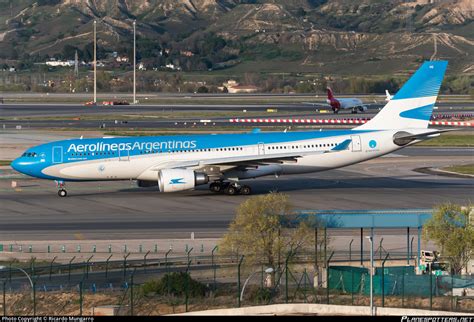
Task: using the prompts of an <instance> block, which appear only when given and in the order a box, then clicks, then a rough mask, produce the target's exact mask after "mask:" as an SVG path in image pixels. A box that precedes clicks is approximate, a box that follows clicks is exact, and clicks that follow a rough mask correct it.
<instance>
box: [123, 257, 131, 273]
mask: <svg viewBox="0 0 474 322" xmlns="http://www.w3.org/2000/svg"><path fill="white" fill-rule="evenodd" d="M128 256H130V253H128V254H127V255H125V256H124V257H123V277H125V276H127V257H128Z"/></svg>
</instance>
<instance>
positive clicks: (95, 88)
mask: <svg viewBox="0 0 474 322" xmlns="http://www.w3.org/2000/svg"><path fill="white" fill-rule="evenodd" d="M94 103H97V20H94Z"/></svg>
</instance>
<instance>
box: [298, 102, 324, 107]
mask: <svg viewBox="0 0 474 322" xmlns="http://www.w3.org/2000/svg"><path fill="white" fill-rule="evenodd" d="M300 104H304V105H311V106H319V107H331V105H329V104H326V103H318V102H301V103H300Z"/></svg>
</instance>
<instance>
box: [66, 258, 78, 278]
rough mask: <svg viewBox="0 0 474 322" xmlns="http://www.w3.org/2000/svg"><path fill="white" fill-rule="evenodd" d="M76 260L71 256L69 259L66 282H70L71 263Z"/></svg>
mask: <svg viewBox="0 0 474 322" xmlns="http://www.w3.org/2000/svg"><path fill="white" fill-rule="evenodd" d="M75 258H76V256H73V257H72V258H71V260H70V261H69V270H68V275H67V280H68V282H70V281H71V265H72V261H73V260H74V259H75Z"/></svg>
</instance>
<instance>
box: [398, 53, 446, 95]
mask: <svg viewBox="0 0 474 322" xmlns="http://www.w3.org/2000/svg"><path fill="white" fill-rule="evenodd" d="M447 66H448V62H447V61H426V62H424V63H423V65H421V67H420V68H419V69H418V70H417V71H416V73H415V74H413V76H412V77H411V78H410V79H409V80H408V81H407V82H406V83H405V85H403V87H402V88H401V89H400V90H399V91H398V92H397V94H395V96H394V97H393V99H394V100H397V99H406V98H417V97H427V96H437V95H438V92H439V89H440V87H441V83H442V82H443V77H444V73H445V72H446V68H447Z"/></svg>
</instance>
